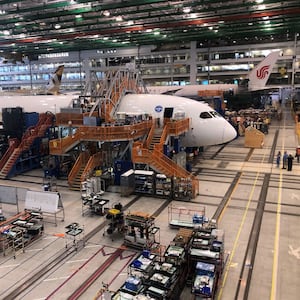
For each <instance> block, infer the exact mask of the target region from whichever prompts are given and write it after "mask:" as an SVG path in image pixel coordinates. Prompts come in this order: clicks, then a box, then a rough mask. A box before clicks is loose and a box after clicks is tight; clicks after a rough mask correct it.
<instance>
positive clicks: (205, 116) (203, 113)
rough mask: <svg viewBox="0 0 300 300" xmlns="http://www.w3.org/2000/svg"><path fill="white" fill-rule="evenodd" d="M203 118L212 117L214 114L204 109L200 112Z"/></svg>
mask: <svg viewBox="0 0 300 300" xmlns="http://www.w3.org/2000/svg"><path fill="white" fill-rule="evenodd" d="M200 118H201V119H210V118H212V115H211V114H210V113H209V112H208V111H204V112H202V113H201V114H200Z"/></svg>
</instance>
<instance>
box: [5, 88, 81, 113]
mask: <svg viewBox="0 0 300 300" xmlns="http://www.w3.org/2000/svg"><path fill="white" fill-rule="evenodd" d="M75 97H76V96H74V95H71V94H66V95H64V94H60V95H22V94H20V95H18V94H16V93H15V94H11V95H8V94H5V93H3V94H0V112H2V108H8V107H22V108H23V111H24V112H37V113H45V112H47V111H50V112H52V113H54V114H55V113H58V112H60V108H62V107H69V106H70V105H71V103H72V99H73V98H75ZM77 97H78V96H77Z"/></svg>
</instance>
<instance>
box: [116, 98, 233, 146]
mask: <svg viewBox="0 0 300 300" xmlns="http://www.w3.org/2000/svg"><path fill="white" fill-rule="evenodd" d="M118 111H119V112H128V113H141V114H144V113H146V114H149V115H151V116H152V117H153V118H159V119H160V124H163V119H164V116H165V113H170V114H169V115H168V117H171V118H173V119H176V118H181V117H183V116H184V117H185V118H190V130H189V131H188V132H187V133H186V134H185V135H184V136H183V137H182V138H181V145H182V146H183V147H201V146H209V145H218V144H223V143H227V142H229V141H231V140H233V139H234V138H235V137H236V134H237V133H236V130H235V129H234V128H233V127H232V126H231V125H230V124H229V123H228V122H227V121H226V120H225V119H224V118H223V117H222V116H220V115H219V114H218V113H217V112H216V111H214V110H213V109H212V108H211V107H209V106H208V105H207V104H206V103H202V102H198V101H195V100H192V99H188V98H184V97H177V96H171V95H151V94H128V95H125V96H124V97H123V99H122V100H121V103H120V105H119V108H118Z"/></svg>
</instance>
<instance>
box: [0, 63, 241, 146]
mask: <svg viewBox="0 0 300 300" xmlns="http://www.w3.org/2000/svg"><path fill="white" fill-rule="evenodd" d="M62 72H63V66H59V67H58V68H57V70H56V71H55V73H54V76H53V78H52V79H51V80H50V81H49V84H48V85H47V91H48V92H49V91H50V92H51V93H53V94H52V95H18V96H16V94H14V95H5V94H4V95H3V96H1V101H0V109H1V108H7V107H22V108H23V112H37V113H44V112H52V113H54V114H56V113H59V112H60V111H61V109H62V108H68V109H70V111H71V110H72V109H74V110H76V109H77V112H78V108H74V107H76V106H75V105H74V103H75V101H77V104H78V102H79V100H78V96H75V95H74V94H66V95H65V94H59V93H58V91H59V87H60V84H61V76H62ZM117 110H118V112H128V113H147V114H149V115H152V117H153V118H159V119H160V123H161V124H163V119H164V117H166V116H167V117H170V118H178V117H180V116H181V115H183V114H184V115H185V117H187V118H190V121H191V127H190V128H191V130H190V131H189V132H187V133H186V134H185V136H184V137H183V138H182V146H183V147H201V146H208V145H215V144H223V143H226V142H229V141H231V140H233V139H234V138H235V137H236V131H235V129H234V128H233V127H232V126H231V125H230V124H229V123H228V122H227V121H226V120H225V119H224V118H223V117H222V116H220V115H219V114H218V113H217V112H216V111H215V110H213V109H212V108H210V107H209V106H208V105H207V104H206V103H201V102H198V101H195V100H193V99H188V98H184V97H179V96H173V95H161V94H158V95H153V94H127V95H125V96H123V98H122V99H121V101H120V105H119V106H118V109H117Z"/></svg>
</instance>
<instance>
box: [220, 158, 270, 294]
mask: <svg viewBox="0 0 300 300" xmlns="http://www.w3.org/2000/svg"><path fill="white" fill-rule="evenodd" d="M265 155H266V152H265V153H264V155H263V157H262V160H261V164H262V163H263V162H264V159H265ZM244 166H245V163H243V165H242V168H241V170H243V169H244ZM259 175H260V172H257V173H256V176H255V180H254V183H253V186H252V189H251V193H250V195H249V197H248V201H247V205H246V208H245V211H244V214H243V218H242V221H241V224H240V226H239V230H238V232H237V235H236V237H235V241H234V244H233V248H232V251H231V253H230V256H229V259H228V262H227V267H226V269H225V272H224V276H223V280H222V283H221V287H220V290H219V292H218V300H220V299H221V297H222V293H223V287H224V286H225V283H226V280H227V276H228V272H229V269H230V266H231V263H232V259H233V257H234V255H235V252H236V249H237V246H238V242H239V239H240V235H241V232H242V228H243V226H244V224H245V221H246V217H247V214H248V211H249V207H250V203H251V200H252V197H253V193H254V190H255V187H256V184H257V180H258V177H259ZM242 176H243V172H242V174H241V177H242ZM241 177H240V178H241ZM238 183H239V181H238V182H237V184H236V186H235V188H234V190H233V192H232V194H231V195H233V193H234V191H235V189H236V187H237V186H238ZM230 199H231V196H230V198H229V200H228V202H227V203H229V202H230ZM226 207H227V204H226V206H225V208H224V209H223V212H222V214H221V215H220V218H219V220H218V223H219V221H220V220H221V218H222V216H223V213H224V211H225V209H226Z"/></svg>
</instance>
